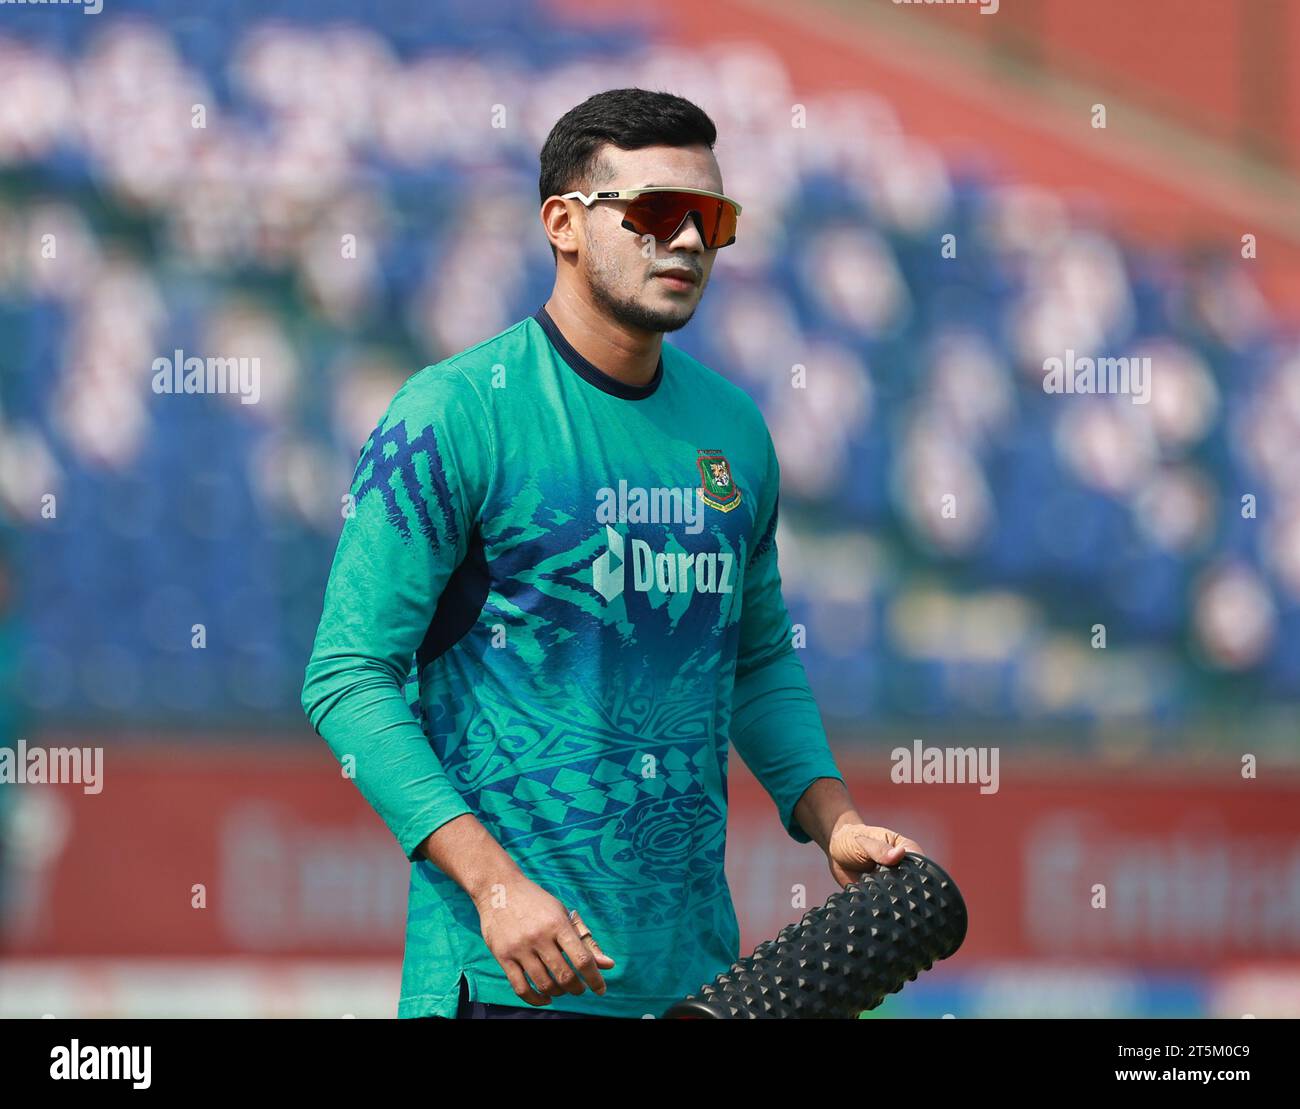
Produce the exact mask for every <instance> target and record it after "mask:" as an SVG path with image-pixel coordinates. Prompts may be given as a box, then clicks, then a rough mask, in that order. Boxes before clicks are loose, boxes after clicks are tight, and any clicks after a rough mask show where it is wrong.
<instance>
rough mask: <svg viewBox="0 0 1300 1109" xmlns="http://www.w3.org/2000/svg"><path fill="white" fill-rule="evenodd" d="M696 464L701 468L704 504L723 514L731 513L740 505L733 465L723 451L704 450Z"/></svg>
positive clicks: (701, 490)
mask: <svg viewBox="0 0 1300 1109" xmlns="http://www.w3.org/2000/svg"><path fill="white" fill-rule="evenodd" d="M695 464H696V465H697V466H698V467H699V468H700V477H701V478H702V479H703V480H702V482H701V485H700V493H701V494H702V496H703V500H704V503H705V504H707V505H708V506H709V507H710V508H716V509H718V510H719V511H721V512H730V511H731V510H732V509H733V508H735V507H736V505H738V504H740V487H739V486H738V485H737V484H736V483H735V482H734V481H732V480H731V465H730V464H729V463H728V462H727V460H726V459H725V458H723V457H722V452H721V451H708V450H702V451H700V452H699V457H698V458H696V459H695Z"/></svg>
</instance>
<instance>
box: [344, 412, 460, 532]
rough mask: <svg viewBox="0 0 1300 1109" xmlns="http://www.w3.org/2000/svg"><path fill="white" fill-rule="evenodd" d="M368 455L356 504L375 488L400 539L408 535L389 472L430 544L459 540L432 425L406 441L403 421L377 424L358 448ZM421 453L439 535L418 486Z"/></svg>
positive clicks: (404, 514)
mask: <svg viewBox="0 0 1300 1109" xmlns="http://www.w3.org/2000/svg"><path fill="white" fill-rule="evenodd" d="M367 455H370V458H371V463H372V466H371V470H370V474H369V476H368V477H366V478H365V479H364V480H362V481H361V482H360V484H359V485H358V486H357V489H356V493H355V495H354V499H355V502H356V505H357V506H358V507H359V506H360V504H361V502H362V500H364V499H365V497H366V495H367V494H368V493H370V492H371V491H372V490H375V489H377V490H379V492H380V494H381V495H382V496H383V498H384V509H385V514H386V515H387V517H388V519H389V521H390V522H391V523H392V525H393V526H394V527H395V528H397V530H398V531H399V532H401V535H402V538H403V539H409V538H410V537H411V525H410V523H409V521H408V520H407V518H406V512H405V510H404V509H403V508H402V506H401V505H399V504H398V503H397V490H396V489H395V488H394V487H393V480H392V479H393V475H394V474H396V475H398V476H399V477H400V479H401V485H402V488H403V489H405V490H406V496H407V499H408V501H409V502H410V507H411V509H412V510H413V511H414V513H415V517H416V520H417V522H418V524H419V528H420V531H421V532H422V533H423V534H424V535H425V537H426V538H427V539H428V540H429V541H430V542H431V543H432V544H433V547H434V550H438V549H440V548H441V546H442V543H443V541H444V540H445V541H446V542H448V543H450V544H451V545H452V547H455V546H456V544H457V543H458V542H460V531H459V529H458V528H457V526H456V515H455V513H454V512H453V511H452V505H451V490H450V489H449V488H448V486H447V475H446V473H445V472H444V470H443V465H442V455H441V454H440V453H439V451H438V437H437V436H436V435H435V434H434V433H433V428H432V427H426V428H425V429H424V430H423V431H421V432H420V434H419V435H417V436H416V437H415V438H414V439H411V440H409V441H408V439H407V436H406V422H405V421H404V420H398V421H397V422H396V423H394V424H393V425H392V426H391V427H389V428H386V429H385V430H384V431H383V432H382V434H381V432H380V430H379V429H378V428H376V429H375V430H374V431H373V432H371V433H370V438H369V439H368V440H367V441H366V445H365V446H364V447H362V448H361V458H362V459H364V458H365V457H366V456H367ZM421 455H423V456H424V458H425V461H426V465H427V466H428V469H429V481H430V484H431V485H432V487H433V492H434V496H435V497H436V498H437V501H438V507H439V508H440V509H441V510H442V527H443V534H442V535H439V533H438V529H437V526H436V525H435V524H434V522H433V520H432V519H430V517H429V512H428V509H427V508H426V507H425V497H424V492H423V490H422V489H421V482H420V474H419V470H418V469H417V466H416V463H417V461H418V459H419V458H420V456H421Z"/></svg>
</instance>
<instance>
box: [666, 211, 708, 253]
mask: <svg viewBox="0 0 1300 1109" xmlns="http://www.w3.org/2000/svg"><path fill="white" fill-rule="evenodd" d="M666 245H667V246H668V247H669V248H670V249H676V250H693V251H698V252H701V253H702V252H703V251H704V217H703V216H701V215H700V213H699V212H696V211H690V212H687V213H686V215H684V216H683V217H682V222H681V223H680V224H678V225H677V230H676V231H674V232H673V233H672V235H670V236H669V238H668V240H667V243H666Z"/></svg>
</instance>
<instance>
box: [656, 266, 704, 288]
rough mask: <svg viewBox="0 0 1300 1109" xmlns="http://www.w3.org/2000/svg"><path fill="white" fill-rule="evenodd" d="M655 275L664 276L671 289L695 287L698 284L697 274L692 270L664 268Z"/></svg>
mask: <svg viewBox="0 0 1300 1109" xmlns="http://www.w3.org/2000/svg"><path fill="white" fill-rule="evenodd" d="M654 276H655V277H658V278H662V279H663V281H665V282H666V283H667V285H668V287H669V288H670V289H679V290H685V289H693V288H695V286H696V285H697V284H698V281H697V279H696V277H695V274H694V273H692V272H691V271H690V270H664V271H663V272H662V273H657V274H655V275H654Z"/></svg>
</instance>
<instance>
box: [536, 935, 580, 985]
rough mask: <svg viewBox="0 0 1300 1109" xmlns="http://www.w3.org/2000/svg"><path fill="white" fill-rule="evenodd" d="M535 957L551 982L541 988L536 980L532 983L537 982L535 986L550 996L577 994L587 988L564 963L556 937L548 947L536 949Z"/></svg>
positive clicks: (562, 953) (571, 968)
mask: <svg viewBox="0 0 1300 1109" xmlns="http://www.w3.org/2000/svg"><path fill="white" fill-rule="evenodd" d="M568 931H572V929H571V928H570V929H568ZM575 939H576V936H575ZM537 957H538V959H540V960H541V961H542V963H543V964H544V965H545V966H546V970H547V972H548V973H549V975H550V977H551V982H550V983H548V984H546V985H545V986H543V985H542V983H541V982H537V979H533V981H534V982H537V985H538V986H539V987H541V988H542V989H543V990H545V992H547V993H549V994H551V995H552V996H555V995H556V994H561V993H571V994H579V993H582V992H583V990H585V989H586V988H587V987H586V986H584V985H583V984H582V982H581V981H580V980H579V979H578V975H577V973H576V972H575V971H574V969H573V967H571V966H569V964H568V963H566V962H565V961H564V952H562V951H561V950H560V946H559V937H558V936H557V937H556V938H555V940H553V941H552V943H551V944H550V946H541V947H538V949H537Z"/></svg>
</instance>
